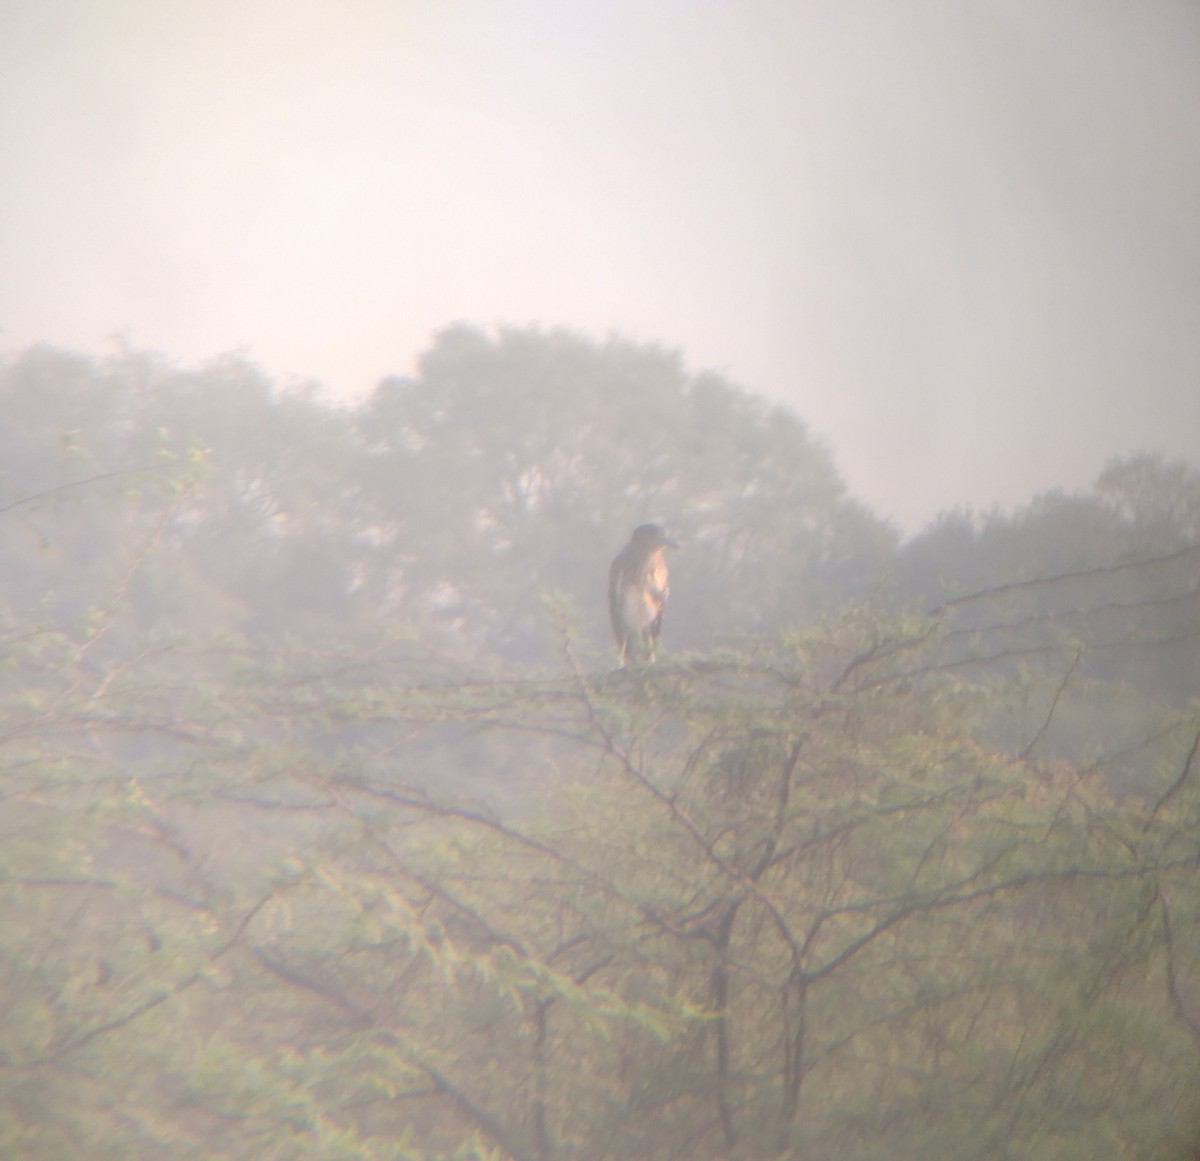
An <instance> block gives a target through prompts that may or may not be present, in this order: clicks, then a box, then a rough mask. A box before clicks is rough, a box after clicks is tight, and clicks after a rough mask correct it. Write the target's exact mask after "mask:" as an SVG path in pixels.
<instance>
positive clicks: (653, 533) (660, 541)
mask: <svg viewBox="0 0 1200 1161" xmlns="http://www.w3.org/2000/svg"><path fill="white" fill-rule="evenodd" d="M631 540H632V541H633V543H634V544H636V545H637V546H638V547H639V548H642V549H645V550H646V551H647V552H653V551H654V550H655V549H656V548H678V547H679V545H678V544H677V543H676V542H675V541H674V540H672V539H671V538H670V537H669V536H668V535H667V533H666V530H665V529H664V528H663V526H662V525H661V524H639V525H638V526H637V527H636V528H635V529H634V530H633V536H632V537H631Z"/></svg>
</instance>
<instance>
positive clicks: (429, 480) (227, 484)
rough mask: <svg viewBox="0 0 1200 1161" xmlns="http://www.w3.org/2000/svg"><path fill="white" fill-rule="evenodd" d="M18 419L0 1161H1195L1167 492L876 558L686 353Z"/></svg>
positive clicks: (473, 368)
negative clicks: (613, 600)
mask: <svg viewBox="0 0 1200 1161" xmlns="http://www.w3.org/2000/svg"><path fill="white" fill-rule="evenodd" d="M0 414H2V415H3V417H4V421H3V424H2V425H0V578H2V581H3V583H2V585H0V646H2V649H0V656H2V657H3V663H2V664H0V794H2V795H3V801H4V804H5V811H4V824H3V825H4V828H5V842H4V844H3V846H2V848H0V979H2V980H3V988H2V989H0V991H2V993H3V996H4V1002H3V1004H0V1152H3V1154H4V1155H5V1156H12V1157H21V1158H31V1159H34V1161H39V1159H41V1158H47V1159H49V1158H59V1157H64V1156H86V1157H89V1158H98V1159H101V1161H103V1159H105V1158H113V1159H114V1161H116V1159H118V1158H119V1159H121V1161H129V1159H134V1161H136V1159H138V1158H143V1157H144V1158H147V1159H150V1158H156V1159H157V1158H159V1157H161V1156H163V1155H164V1154H167V1153H170V1154H172V1155H178V1156H181V1157H196V1158H205V1159H215V1161H221V1159H226V1158H228V1159H230V1161H232V1159H235V1158H238V1159H241V1158H250V1157H254V1158H267V1159H272V1158H278V1159H285V1158H286V1159H292V1158H295V1159H298V1161H310V1159H311V1161H318V1159H320V1161H325V1159H333V1158H342V1159H363V1161H366V1159H379V1158H387V1159H389V1161H390V1159H395V1161H402V1159H403V1161H435V1159H438V1161H449V1159H452V1158H453V1159H458V1161H468V1159H470V1158H474V1159H479V1158H487V1159H489V1161H506V1159H511V1161H558V1159H563V1158H568V1157H570V1158H583V1159H587V1161H593V1159H594V1161H607V1159H613V1161H643V1159H646V1158H654V1159H656V1161H674V1159H678V1161H683V1159H699V1161H705V1159H709V1161H721V1159H730V1158H737V1159H739V1161H768V1159H778V1158H783V1157H789V1158H790V1157H796V1158H835V1157H838V1158H842V1157H844V1158H855V1159H860V1158H866V1159H869V1158H880V1159H882V1158H884V1157H886V1158H888V1159H889V1161H892V1159H896V1158H901V1159H903V1158H913V1159H914V1161H916V1159H917V1158H927V1157H930V1156H936V1157H939V1158H940V1157H944V1158H961V1159H963V1161H967V1159H983V1158H987V1159H991V1158H995V1159H997V1161H1000V1159H1007V1158H1018V1157H1020V1158H1031V1157H1032V1158H1045V1159H1047V1161H1074V1159H1078V1161H1091V1159H1092V1158H1095V1157H1101V1156H1104V1157H1107V1156H1115V1157H1128V1158H1147V1159H1149V1158H1156V1159H1157V1158H1163V1157H1166V1158H1179V1161H1183V1159H1184V1158H1185V1157H1189V1156H1193V1155H1194V1154H1193V1153H1189V1152H1188V1150H1189V1148H1194V1146H1195V1143H1196V1142H1195V1139H1194V1130H1195V1129H1196V1126H1197V1125H1198V1124H1200V1121H1198V1120H1197V1117H1200V1109H1197V1108H1196V1105H1195V1078H1196V1070H1197V1066H1198V1065H1200V967H1198V966H1197V965H1198V964H1200V921H1198V919H1197V917H1198V916H1200V880H1198V879H1197V873H1196V862H1197V856H1196V851H1197V849H1198V845H1197V844H1198V840H1200V785H1198V783H1197V778H1198V776H1200V769H1198V767H1200V758H1198V757H1197V754H1198V752H1200V715H1198V712H1197V703H1196V700H1195V695H1194V691H1195V688H1196V679H1197V676H1200V672H1198V669H1197V663H1198V661H1200V652H1198V649H1197V641H1198V640H1200V633H1197V629H1196V626H1197V612H1198V607H1200V585H1198V584H1197V581H1196V575H1197V574H1196V566H1197V562H1198V561H1200V537H1198V535H1197V532H1198V529H1197V520H1198V519H1200V517H1198V516H1197V513H1200V502H1198V500H1197V497H1200V474H1198V473H1197V472H1196V471H1195V470H1194V469H1192V468H1190V467H1189V466H1187V465H1183V464H1168V463H1164V462H1163V461H1162V460H1160V459H1157V458H1155V457H1152V456H1140V457H1136V458H1133V459H1129V460H1125V461H1120V462H1117V463H1114V464H1113V465H1111V466H1110V467H1109V468H1108V469H1107V470H1106V471H1105V472H1104V473H1103V474H1102V476H1101V477H1100V479H1099V480H1098V481H1097V484H1096V487H1095V488H1094V490H1092V491H1091V492H1089V493H1086V494H1083V495H1077V496H1067V495H1062V494H1050V495H1047V496H1043V497H1039V498H1037V499H1035V500H1034V501H1032V502H1031V503H1030V504H1029V505H1028V506H1027V507H1026V508H1025V509H1023V510H1020V511H1018V512H1014V513H1012V514H1008V515H1004V514H999V513H994V514H990V515H984V516H979V515H976V514H972V513H965V512H957V513H950V514H948V515H946V516H944V517H943V518H942V519H941V520H939V521H937V522H935V523H934V524H933V525H932V526H931V527H930V528H928V529H926V530H925V531H924V532H923V533H921V534H919V535H918V536H916V537H913V538H911V539H910V540H908V541H907V542H904V543H901V542H900V540H899V537H898V536H897V535H896V533H895V532H894V530H892V529H891V528H889V527H888V526H887V525H886V524H885V523H883V522H881V521H880V520H878V519H877V518H876V517H875V516H874V515H873V514H872V513H871V512H869V511H868V510H867V509H865V508H864V507H863V506H862V505H860V504H858V503H856V502H855V501H854V500H853V499H852V498H850V497H848V496H847V494H846V490H845V487H844V485H843V483H842V481H841V480H840V478H839V476H838V474H837V471H836V468H835V466H834V463H833V459H832V456H831V454H830V452H829V451H828V449H826V448H824V447H823V446H822V445H821V444H820V443H819V442H818V441H816V440H814V439H813V438H812V437H811V436H810V435H809V434H808V432H807V431H806V429H805V427H804V425H803V423H802V422H801V421H800V420H799V419H798V418H796V417H795V416H793V415H791V414H789V413H787V412H785V411H783V410H780V409H778V408H773V407H771V406H769V405H768V404H766V403H765V402H763V401H761V400H758V399H755V398H753V397H751V396H749V395H748V394H746V393H745V392H744V391H742V390H740V389H739V388H738V387H736V386H735V385H733V384H731V383H728V382H726V381H725V380H723V379H722V378H720V377H718V376H714V375H711V374H699V375H696V374H691V373H689V372H688V371H687V369H686V368H685V366H684V363H683V360H682V358H681V357H680V355H679V354H678V353H676V352H672V351H668V350H664V349H662V348H659V347H654V346H645V345H639V344H633V343H629V342H627V341H625V340H622V339H619V338H615V337H614V338H612V339H609V340H608V341H606V342H604V343H594V342H591V341H589V340H586V339H584V338H581V337H580V336H578V335H574V334H571V333H569V332H566V331H541V330H537V329H505V330H501V331H499V332H497V333H495V334H487V333H484V332H482V331H480V330H477V329H474V328H471V327H467V326H463V325H456V326H454V327H451V328H449V329H448V330H446V331H445V332H443V333H442V334H440V335H439V336H438V337H437V338H436V340H435V341H434V343H433V345H432V346H431V348H430V350H429V351H428V352H427V353H426V355H425V356H424V357H423V358H422V360H421V362H420V365H419V367H418V369H417V373H416V374H415V375H414V376H412V377H410V378H403V379H392V380H388V381H386V382H384V383H382V384H380V386H379V387H378V389H377V390H376V391H375V392H374V394H373V395H371V396H370V397H369V398H367V399H366V400H364V401H363V402H362V403H360V404H357V405H355V406H346V407H333V406H331V405H329V404H327V403H325V402H323V401H322V400H321V399H320V397H319V396H318V395H317V394H316V393H315V391H313V390H310V389H304V388H297V389H290V390H281V389H279V388H278V387H277V386H276V385H274V384H272V383H271V382H270V381H269V380H268V379H267V378H266V377H265V376H264V375H263V374H262V373H261V372H260V371H258V370H257V369H256V368H254V367H253V366H252V365H250V364H248V363H246V362H245V361H243V360H239V359H236V358H225V359H221V360H218V361H216V362H214V363H213V364H212V365H211V366H210V367H207V368H204V369H202V370H199V371H182V370H179V369H177V368H175V367H173V366H172V365H170V364H169V363H168V362H166V361H164V360H162V359H161V358H157V357H153V356H148V355H144V354H139V353H133V352H123V353H122V354H121V355H120V356H118V357H116V358H113V359H111V360H107V361H95V360H89V359H85V358H81V357H79V356H76V355H72V354H69V353H65V352H60V351H53V350H46V349H38V350H33V351H30V352H27V353H26V354H25V355H23V356H21V357H20V358H18V359H15V360H13V361H12V362H10V363H9V364H7V365H6V366H4V367H3V368H0ZM650 519H657V520H661V521H664V522H665V523H667V524H668V525H669V527H670V528H671V530H672V532H673V533H674V534H676V535H677V536H678V537H679V538H680V540H681V541H682V542H683V548H682V549H681V551H680V553H679V555H678V556H677V557H676V558H675V561H676V571H675V586H674V587H675V592H674V594H673V597H672V602H671V604H670V606H669V609H668V616H669V622H668V626H667V629H666V631H665V634H664V641H665V642H666V645H667V649H666V653H665V656H663V657H662V658H660V660H659V662H658V664H656V665H654V666H645V667H631V668H630V669H629V670H626V671H620V672H613V669H612V666H613V664H614V659H613V654H612V651H611V647H610V646H609V645H608V643H607V641H606V634H607V629H606V626H605V623H604V616H605V612H604V595H603V588H604V579H605V573H606V569H607V564H608V561H609V559H610V558H611V556H612V554H613V553H614V552H615V551H616V549H617V548H618V547H619V546H620V545H621V543H623V541H624V540H625V538H626V537H627V536H628V533H629V530H630V528H632V527H633V526H634V525H635V524H638V523H641V522H643V521H645V520H650Z"/></svg>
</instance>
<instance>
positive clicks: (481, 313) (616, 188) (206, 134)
mask: <svg viewBox="0 0 1200 1161" xmlns="http://www.w3.org/2000/svg"><path fill="white" fill-rule="evenodd" d="M1198 207H1200V6H1198V5H1196V4H1195V3H1192V2H1190V0H1187V2H1178V3H1172V2H1169V0H1166V2H1152V3H1143V4H1138V5H1132V4H1128V3H1116V2H1110V0H1086V2H1078V3H1072V2H1067V0H1056V2H1055V3H1052V4H1046V3H1045V2H1044V0H996V2H994V3H982V2H981V3H972V4H965V3H958V4H952V3H924V2H919V3H904V4H897V3H894V2H893V0H878V2H869V0H852V2H847V3H838V4H832V3H820V4H818V3H795V2H788V3H783V2H779V3H774V2H757V3H755V2H750V3H745V2H741V0H739V2H738V3H733V2H732V0H731V2H728V3H720V4H718V3H701V2H697V0H689V2H686V3H684V2H667V0H656V2H655V3H654V4H653V5H646V4H641V3H637V4H635V3H631V2H624V0H577V2H574V3H562V2H561V0H531V2H523V0H509V2H504V3H456V2H450V3H432V2H425V3H405V2H384V0H339V2H337V3H297V2H291V0H289V2H288V3H282V2H280V3H273V2H265V0H252V2H249V3H247V2H246V0H241V2H239V3H213V2H206V3H204V4H199V3H195V4H169V5H168V4H162V3H159V2H157V0H120V2H116V0H94V2H91V3H68V2H62V0H55V2H50V3H40V4H37V5H31V4H21V3H16V2H14V0H3V2H0V327H3V331H2V333H0V352H3V353H12V352H14V351H17V350H20V349H22V348H24V347H25V346H27V345H28V344H30V343H32V342H35V341H47V342H52V343H56V344H62V345H69V346H73V347H80V348H82V349H84V350H88V351H97V350H104V349H105V348H106V346H110V345H111V343H112V342H113V341H114V339H113V338H112V337H111V336H114V335H117V336H120V339H121V340H122V341H125V342H127V343H129V344H131V345H133V346H136V347H152V348H160V349H162V350H164V351H166V352H167V353H168V354H169V355H170V356H172V357H174V358H178V359H181V360H185V361H195V362H200V361H203V360H205V359H207V358H208V357H210V356H212V355H215V354H217V353H219V352H222V351H227V350H230V349H235V348H237V349H244V350H245V351H247V352H248V353H249V355H250V356H251V357H252V358H254V359H256V360H258V361H260V362H261V363H262V364H263V366H264V367H265V368H266V369H267V370H268V371H269V372H270V373H272V374H275V375H278V376H280V377H281V378H282V379H284V380H289V379H291V378H301V379H309V378H314V379H317V380H319V381H320V382H321V383H323V384H324V386H325V387H326V388H327V389H328V391H329V392H330V393H333V394H336V395H337V396H340V397H357V396H360V395H362V394H363V393H365V392H366V391H368V390H369V389H370V388H372V387H373V386H374V385H375V383H376V382H377V381H378V379H379V378H380V377H382V376H384V375H386V374H388V373H389V372H404V371H407V370H409V369H410V368H411V367H412V365H413V362H414V359H415V357H416V356H417V355H418V354H419V352H420V351H421V350H422V349H423V348H424V347H425V346H426V345H427V344H428V343H429V340H430V336H431V334H432V333H433V332H434V331H435V330H436V329H438V328H440V327H442V326H444V325H445V324H447V323H449V322H451V321H452V320H455V319H467V320H470V321H473V322H476V323H479V324H481V325H484V326H491V325H494V324H503V323H528V322H535V321H536V322H541V323H544V324H546V325H554V324H566V325H568V326H572V327H576V328H578V329H580V330H582V331H583V332H585V333H587V334H590V335H594V336H603V335H604V334H606V333H607V332H608V331H610V330H618V331H620V332H622V333H624V334H627V335H630V336H632V337H635V338H641V339H648V340H656V341H661V342H663V343H665V344H667V345H669V346H678V347H679V348H681V349H682V350H683V351H684V353H685V355H686V357H687V360H688V363H689V365H690V366H691V367H692V368H694V369H699V368H704V367H711V368H714V369H717V370H719V371H722V372H724V373H726V374H727V375H729V376H730V377H731V378H733V379H734V380H735V381H736V382H738V383H739V384H741V385H742V386H744V387H746V388H747V389H749V390H751V391H754V392H759V393H762V394H765V395H768V396H770V397H772V398H775V399H779V400H782V401H785V402H787V403H788V404H790V405H791V406H793V407H794V408H795V409H796V410H797V411H798V412H799V413H800V415H801V416H802V417H804V418H805V419H806V420H807V421H808V422H809V423H810V424H811V425H812V427H813V429H814V430H815V431H816V432H818V433H819V434H821V435H822V436H824V437H825V438H826V439H827V440H828V442H829V443H830V445H831V446H832V447H833V449H834V451H835V453H836V456H837V460H838V463H839V465H840V467H841V469H842V471H843V472H844V474H845V475H846V477H847V479H848V481H849V483H850V486H851V488H852V489H853V490H854V491H855V492H856V493H857V494H858V495H860V496H861V497H862V498H863V499H865V500H866V501H868V502H869V503H870V504H871V505H872V506H874V507H875V508H876V509H877V510H878V511H879V512H880V513H881V514H882V515H885V516H890V517H893V518H895V519H897V520H898V521H900V522H901V523H902V524H903V525H904V526H905V527H907V528H909V529H912V528H915V527H916V526H918V525H919V524H920V523H921V522H923V521H925V520H926V519H928V518H929V517H930V516H932V515H933V514H934V513H935V512H936V511H937V510H938V509H940V508H943V507H946V506H949V505H953V504H958V503H970V504H974V505H977V506H988V505H991V504H993V503H997V502H998V503H1002V504H1011V503H1017V502H1020V501H1023V500H1026V499H1028V498H1029V496H1030V495H1031V494H1032V493H1033V492H1035V491H1037V490H1039V489H1043V488H1046V487H1051V486H1054V485H1057V484H1062V485H1065V486H1068V487H1075V486H1079V485H1083V484H1085V483H1087V482H1090V481H1091V480H1092V479H1093V478H1094V477H1095V475H1096V473H1097V472H1098V471H1099V469H1100V468H1101V466H1102V465H1103V464H1104V462H1105V461H1106V460H1107V459H1108V458H1109V457H1110V456H1112V455H1114V454H1118V453H1129V452H1133V451H1137V450H1156V451H1163V452H1166V453H1168V454H1169V455H1183V456H1187V457H1189V458H1190V459H1193V460H1194V459H1195V458H1196V457H1195V454H1194V449H1195V444H1196V436H1197V433H1198V432H1200V374H1198V372H1200V343H1198V341H1197V338H1198V336H1200V215H1198V212H1197V210H1198ZM110 349H111V348H110Z"/></svg>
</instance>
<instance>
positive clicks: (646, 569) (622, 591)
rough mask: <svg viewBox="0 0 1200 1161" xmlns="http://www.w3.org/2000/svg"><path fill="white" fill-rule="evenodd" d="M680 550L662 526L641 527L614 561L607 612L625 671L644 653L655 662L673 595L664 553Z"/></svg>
mask: <svg viewBox="0 0 1200 1161" xmlns="http://www.w3.org/2000/svg"><path fill="white" fill-rule="evenodd" d="M678 547H679V545H678V544H676V543H675V541H674V540H672V539H671V538H670V537H669V536H668V535H667V534H666V532H665V531H664V530H663V526H662V525H661V524H639V525H638V527H637V528H635V529H634V530H633V535H631V536H630V538H629V543H628V544H627V545H625V547H624V548H622V549H621V551H620V552H619V553H617V556H616V559H615V560H613V562H612V568H610V569H609V573H608V611H609V613H610V614H611V615H612V627H613V636H614V637H616V639H617V649H618V652H619V654H620V658H621V668H622V669H624V668H625V665H626V664H627V662H628V661H629V658H630V656H638V655H641V654H645V655H646V656H647V657H648V659H649V660H650V661H651V662H653V660H654V655H655V647H656V646H657V644H658V635H659V633H661V632H662V619H663V608H664V607H665V605H666V603H667V597H668V596H669V595H670V592H671V589H670V586H669V585H668V583H667V579H668V572H667V558H666V557H665V556H664V555H663V552H664V550H665V549H668V548H678Z"/></svg>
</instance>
